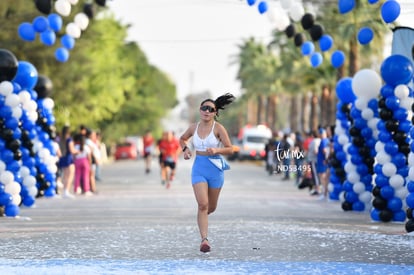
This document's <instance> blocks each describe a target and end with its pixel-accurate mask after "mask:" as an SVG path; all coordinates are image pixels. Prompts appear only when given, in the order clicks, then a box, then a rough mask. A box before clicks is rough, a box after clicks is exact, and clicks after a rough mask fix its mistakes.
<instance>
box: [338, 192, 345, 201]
mask: <svg viewBox="0 0 414 275" xmlns="http://www.w3.org/2000/svg"><path fill="white" fill-rule="evenodd" d="M339 201H340V202H344V201H345V192H344V191H342V192H341V193H339Z"/></svg>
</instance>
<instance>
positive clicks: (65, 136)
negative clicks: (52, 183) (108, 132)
mask: <svg viewBox="0 0 414 275" xmlns="http://www.w3.org/2000/svg"><path fill="white" fill-rule="evenodd" d="M55 146H56V148H55V149H56V153H57V154H56V157H57V159H56V161H57V167H58V172H57V190H56V192H57V194H58V195H62V197H65V198H74V197H75V195H81V194H83V195H85V196H91V195H93V194H96V193H97V186H96V182H97V181H100V180H101V165H102V163H103V162H104V161H105V159H106V157H107V155H106V146H105V144H104V143H102V141H101V135H100V133H99V132H98V131H95V130H92V129H90V128H88V127H86V126H84V125H81V126H80V127H79V129H78V131H76V132H72V131H71V129H70V127H69V126H64V127H63V128H62V131H61V132H60V133H59V135H58V136H57V137H56V142H55Z"/></svg>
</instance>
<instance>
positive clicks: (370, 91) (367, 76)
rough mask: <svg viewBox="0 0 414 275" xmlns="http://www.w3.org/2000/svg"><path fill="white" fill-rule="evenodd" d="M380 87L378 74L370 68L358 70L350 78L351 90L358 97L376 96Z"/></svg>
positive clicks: (380, 81)
mask: <svg viewBox="0 0 414 275" xmlns="http://www.w3.org/2000/svg"><path fill="white" fill-rule="evenodd" d="M381 87H382V79H381V77H380V75H379V74H378V73H377V72H375V71H374V70H371V69H363V70H360V71H358V72H357V73H356V74H355V76H354V77H353V79H352V90H353V91H354V94H355V95H356V96H357V97H358V98H359V97H363V98H367V99H370V98H376V97H377V96H378V95H379V93H380V90H381Z"/></svg>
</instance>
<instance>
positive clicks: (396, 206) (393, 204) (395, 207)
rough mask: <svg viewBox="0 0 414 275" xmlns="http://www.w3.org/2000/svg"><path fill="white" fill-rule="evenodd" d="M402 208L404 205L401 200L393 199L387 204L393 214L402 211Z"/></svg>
mask: <svg viewBox="0 0 414 275" xmlns="http://www.w3.org/2000/svg"><path fill="white" fill-rule="evenodd" d="M402 206H403V204H402V201H401V199H400V198H397V197H393V198H391V199H390V200H389V201H388V203H387V207H388V209H390V210H391V211H392V212H397V211H399V210H401V208H402Z"/></svg>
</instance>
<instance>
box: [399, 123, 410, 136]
mask: <svg viewBox="0 0 414 275" xmlns="http://www.w3.org/2000/svg"><path fill="white" fill-rule="evenodd" d="M411 126H412V124H411V122H410V121H408V120H406V121H401V122H400V125H399V126H398V129H399V130H401V131H403V132H404V133H408V131H410V129H411Z"/></svg>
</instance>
